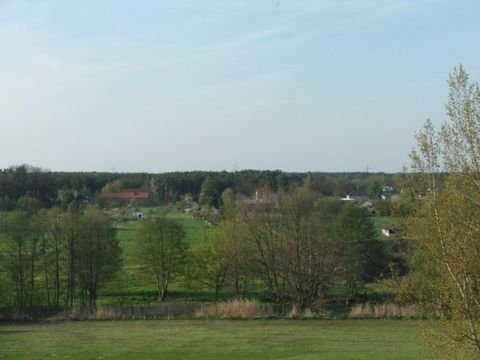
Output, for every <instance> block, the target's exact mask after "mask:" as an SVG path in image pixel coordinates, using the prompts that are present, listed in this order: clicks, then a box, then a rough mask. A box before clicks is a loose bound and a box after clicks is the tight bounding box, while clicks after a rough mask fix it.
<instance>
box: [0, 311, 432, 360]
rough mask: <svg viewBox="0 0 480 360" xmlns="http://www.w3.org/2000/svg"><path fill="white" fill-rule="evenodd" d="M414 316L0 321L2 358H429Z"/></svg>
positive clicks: (0, 351) (0, 355) (430, 357)
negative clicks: (350, 318)
mask: <svg viewBox="0 0 480 360" xmlns="http://www.w3.org/2000/svg"><path fill="white" fill-rule="evenodd" d="M418 325H419V323H418V322H417V321H407V320H403V321H398V320H341V321H333V320H324V321H321V320H308V321H307V320H305V321H294V320H269V321H264V320H250V321H234V320H201V321H200V320H163V321H82V322H57V323H35V324H14V325H0V359H45V358H56V359H418V358H425V359H433V358H436V357H434V356H433V354H432V353H430V352H429V350H428V349H427V348H425V347H424V346H423V345H422V341H421V338H420V337H419V335H418V332H417V327H418Z"/></svg>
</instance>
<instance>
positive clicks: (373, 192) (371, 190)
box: [367, 178, 382, 199]
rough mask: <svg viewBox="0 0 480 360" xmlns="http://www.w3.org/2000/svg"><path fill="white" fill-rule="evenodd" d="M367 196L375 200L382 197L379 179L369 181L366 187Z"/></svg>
mask: <svg viewBox="0 0 480 360" xmlns="http://www.w3.org/2000/svg"><path fill="white" fill-rule="evenodd" d="M367 194H368V196H370V197H371V198H373V199H377V198H379V197H380V196H381V195H382V183H381V182H380V180H379V179H377V178H372V179H370V181H369V183H368V187H367Z"/></svg>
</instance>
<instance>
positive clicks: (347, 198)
mask: <svg viewBox="0 0 480 360" xmlns="http://www.w3.org/2000/svg"><path fill="white" fill-rule="evenodd" d="M340 200H342V201H356V202H363V201H366V200H368V197H367V196H365V195H362V194H348V195H347V196H345V197H343V198H340Z"/></svg>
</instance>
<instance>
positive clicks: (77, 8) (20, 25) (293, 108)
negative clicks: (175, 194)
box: [0, 0, 480, 173]
mask: <svg viewBox="0 0 480 360" xmlns="http://www.w3.org/2000/svg"><path fill="white" fill-rule="evenodd" d="M478 14H480V1H478V0H316V1H313V0H248V1H247V0H202V1H198V0H161V1H156V0H151V1H144V0H138V1H120V0H117V1H114V0H102V1H94V0H82V1H68V0H35V1H34V0H29V1H26V0H0V49H1V50H0V168H6V167H9V166H11V165H15V164H16V165H18V164H24V163H26V164H31V165H34V166H40V167H42V168H46V169H50V170H52V171H116V172H131V171H134V172H154V173H157V172H166V171H184V170H227V171H234V170H241V169H280V170H284V171H326V172H327V171H367V170H368V171H385V172H396V171H401V170H402V166H405V165H408V164H409V159H408V154H409V152H410V150H411V148H412V146H414V133H415V131H416V130H418V129H420V127H421V126H422V124H423V123H424V121H425V120H426V119H427V118H430V119H432V121H434V123H441V122H443V121H445V120H446V115H445V103H446V100H447V95H448V88H447V78H448V74H449V73H451V72H452V71H453V69H454V67H456V66H458V65H459V64H463V66H464V67H465V68H466V70H467V72H469V74H470V76H471V78H472V80H475V81H477V80H479V79H480V47H479V46H478V39H479V38H480V22H479V21H478Z"/></svg>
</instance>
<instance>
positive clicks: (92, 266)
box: [78, 207, 121, 309]
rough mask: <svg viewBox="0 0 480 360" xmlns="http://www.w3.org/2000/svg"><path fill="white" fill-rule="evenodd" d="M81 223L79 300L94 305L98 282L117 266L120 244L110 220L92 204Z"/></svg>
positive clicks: (111, 274) (89, 305) (84, 304)
mask: <svg viewBox="0 0 480 360" xmlns="http://www.w3.org/2000/svg"><path fill="white" fill-rule="evenodd" d="M80 227H81V232H80V238H81V241H80V243H79V256H78V260H79V267H78V269H79V271H78V273H79V290H80V303H81V305H82V306H88V307H89V308H90V309H95V308H96V301H97V297H98V290H99V288H100V286H101V285H102V284H103V283H105V282H106V281H107V280H109V279H111V278H112V277H113V276H114V275H115V274H116V273H117V272H118V270H120V264H121V263H120V259H121V248H120V245H119V242H118V239H117V237H116V230H115V228H114V226H113V224H112V222H111V220H110V219H109V218H108V217H107V216H106V215H105V214H104V213H103V212H102V211H100V210H98V209H96V208H95V207H88V208H87V209H86V211H85V213H84V214H83V216H82V217H81V219H80Z"/></svg>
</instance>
